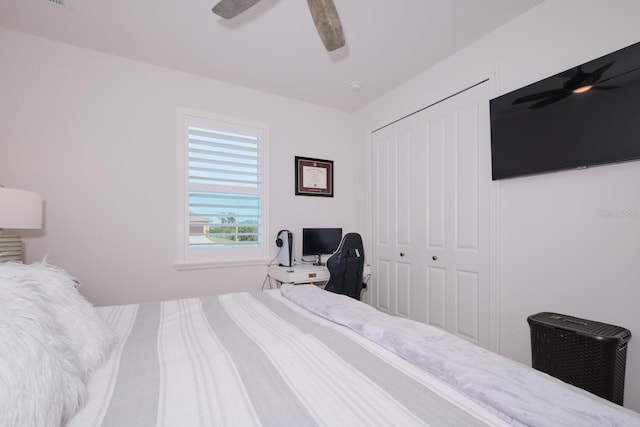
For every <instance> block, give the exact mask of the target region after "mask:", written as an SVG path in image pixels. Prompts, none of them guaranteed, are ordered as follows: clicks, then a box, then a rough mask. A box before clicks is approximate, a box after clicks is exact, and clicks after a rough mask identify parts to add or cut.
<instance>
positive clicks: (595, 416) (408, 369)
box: [0, 263, 640, 427]
mask: <svg viewBox="0 0 640 427" xmlns="http://www.w3.org/2000/svg"><path fill="white" fill-rule="evenodd" d="M12 268H14V269H16V270H18V272H19V273H18V274H14V275H13V276H11V275H9V274H6V273H3V267H0V295H2V297H0V313H2V312H5V313H9V314H4V315H3V314H0V345H3V347H2V348H7V347H4V345H6V344H7V343H8V340H9V339H11V338H13V339H19V338H17V337H19V336H21V335H19V334H18V333H13V334H9V338H6V337H5V338H3V336H2V334H5V332H2V331H3V330H4V329H7V328H8V325H9V324H11V323H13V327H14V328H15V327H19V328H24V327H27V326H28V325H31V326H28V327H32V326H33V325H32V323H34V322H35V323H37V322H40V321H41V320H42V319H40V320H38V319H36V320H37V321H36V320H34V319H33V317H34V316H29V315H25V313H26V312H27V311H28V310H25V309H24V307H23V306H25V304H24V301H23V303H21V311H20V310H18V311H16V310H13V309H11V304H12V301H14V300H15V299H16V298H18V299H20V298H22V300H27V301H28V300H29V298H32V301H33V303H32V304H31V305H29V304H26V306H27V309H29V310H31V309H35V310H38V309H40V308H43V307H44V308H46V309H47V310H48V315H49V317H48V318H47V316H45V317H44V320H47V319H48V321H49V322H50V324H51V325H54V326H52V327H49V328H48V329H47V328H46V327H44V328H40V329H37V328H36V329H37V330H36V332H34V333H32V334H31V335H32V336H35V337H36V338H38V339H39V340H40V341H42V343H41V344H42V346H43V347H51V346H52V345H53V346H55V345H57V344H60V342H62V343H66V344H67V345H66V346H60V345H58V347H56V349H55V351H53V352H51V354H49V350H48V348H45V349H43V350H38V351H40V352H41V354H40V355H39V356H38V357H35V358H34V357H31V359H33V360H30V361H28V362H29V363H35V364H38V363H40V364H41V363H42V361H43V360H45V361H46V366H44V368H43V367H42V366H37V367H35V368H34V367H31V368H30V369H29V368H26V367H22V366H21V367H20V369H18V371H19V372H20V375H17V374H15V373H14V372H15V371H16V367H15V366H10V365H11V364H13V365H15V364H16V363H17V364H21V363H23V362H24V360H25V359H29V357H26V356H25V355H26V354H27V352H24V353H23V354H21V353H20V352H19V351H16V352H15V354H12V352H11V353H7V352H3V355H2V360H0V361H1V362H2V364H0V378H1V379H3V381H4V380H5V379H8V382H9V383H12V384H13V385H14V387H15V388H16V389H17V391H15V392H13V393H11V392H7V391H6V390H0V393H4V394H0V425H20V426H28V425H38V426H41V425H61V424H62V425H68V426H71V427H77V426H118V427H123V426H136V427H138V426H261V425H263V426H321V425H324V426H523V425H526V426H554V427H555V426H635V425H637V426H640V414H638V413H635V412H632V411H630V410H628V409H625V408H623V407H620V406H618V405H615V404H613V403H611V402H608V401H606V400H604V399H601V398H599V397H597V396H594V395H591V394H589V393H587V392H585V391H583V390H580V389H577V388H575V387H573V386H570V385H567V384H565V383H563V382H561V381H559V380H557V379H555V378H552V377H550V376H548V375H546V374H543V373H541V372H538V371H535V370H533V369H531V368H529V367H526V366H524V365H522V364H519V363H516V362H514V361H511V360H508V359H506V358H504V357H501V356H499V355H497V354H494V353H491V352H489V351H487V350H485V349H482V348H480V347H477V346H475V345H473V344H471V343H468V342H466V341H464V340H462V339H460V338H457V337H455V336H452V335H450V334H448V333H446V332H444V331H442V330H439V329H437V328H434V327H431V326H429V325H425V324H421V323H417V322H413V321H410V320H407V319H403V318H399V317H392V316H389V315H386V314H384V313H381V312H378V311H376V310H375V309H373V308H372V307H370V306H368V305H366V304H364V303H361V302H359V301H356V300H354V299H352V298H348V297H346V296H343V295H337V294H333V293H330V292H327V291H324V290H322V289H320V288H318V287H315V286H313V285H297V286H294V285H283V286H282V287H281V288H280V289H273V290H268V291H256V292H239V293H232V294H226V295H220V296H210V297H202V298H188V299H180V300H173V301H162V302H150V303H143V304H132V305H121V306H110V307H98V308H95V309H94V308H93V307H91V306H90V304H88V303H87V302H86V300H84V299H83V298H82V297H81V296H80V294H79V293H78V292H77V290H76V289H75V288H74V287H73V286H72V285H71V284H70V282H69V280H72V278H69V277H68V275H66V273H64V272H63V271H62V270H60V269H58V268H56V267H53V266H50V265H48V264H46V263H41V264H38V265H31V266H23V267H19V266H18V267H15V266H14V267H12ZM34 270H35V271H36V272H37V273H38V274H35V275H34V273H33V271H34ZM21 275H23V276H27V277H28V279H25V278H24V277H22V276H21ZM50 275H53V276H55V278H56V279H55V280H51V278H50V277H49V276H50ZM7 277H9V278H7ZM16 277H18V278H20V280H16ZM11 281H14V282H15V281H17V282H18V283H20V287H19V288H18V287H15V286H14V287H12V285H11V283H10V282H11ZM44 282H47V283H46V284H45V283H44ZM51 282H53V283H54V285H52V284H51ZM25 283H27V284H28V285H29V286H26V287H27V288H29V292H31V293H32V294H33V293H35V294H37V295H40V297H38V298H34V297H33V296H31V297H29V296H28V295H27V296H24V295H21V294H20V292H23V288H25ZM50 288H54V289H55V291H51V290H48V291H47V290H45V289H50ZM16 289H18V290H16ZM27 293H28V292H27ZM43 294H44V296H42V295H43ZM29 295H31V294H29ZM40 303H42V304H40ZM38 304H40V305H41V307H40V308H39V307H38ZM76 305H77V306H78V307H81V309H80V308H78V309H76V308H74V309H73V310H70V308H69V307H76ZM12 310H13V311H12ZM57 311H61V312H62V315H61V314H60V313H58V312H57ZM70 312H71V314H69V313H70ZM20 315H23V317H24V318H21V319H20V320H19V321H18V322H17V325H18V326H16V322H15V321H14V322H11V321H10V318H14V319H15V318H16V316H18V317H19V316H20ZM61 316H62V319H60V317H61ZM65 316H66V317H65ZM79 316H80V317H79ZM3 322H4V323H3ZM25 325H27V326H25ZM78 329H83V330H84V331H83V332H82V333H78ZM74 334H75V336H74ZM5 335H6V334H5ZM49 335H54V336H56V337H57V338H56V339H53V340H51V339H48V338H47V337H48V336H49ZM3 340H4V342H3ZM54 344H55V345H54ZM29 345H31V344H29ZM31 350H33V349H31ZM30 353H31V354H37V352H36V353H34V352H33V351H30ZM43 355H46V356H47V357H44V356H43ZM15 359H22V360H20V361H18V362H16V361H15ZM65 359H67V360H66V362H68V361H72V362H73V363H70V364H69V363H66V364H62V365H60V362H61V361H65ZM59 365H60V366H59ZM7 366H8V368H7ZM74 366H75V368H74ZM45 368H46V369H45ZM56 369H60V370H62V371H63V372H62V374H60V375H58V376H54V377H55V378H53V380H54V383H55V384H56V386H55V387H51V386H49V385H47V384H44V382H45V381H44V380H43V379H42V378H40V376H41V375H40V374H41V373H42V372H43V371H45V370H47V371H48V370H54V371H55V370H56ZM3 370H4V371H3ZM5 371H6V372H5ZM7 372H9V374H7ZM33 373H36V374H33ZM75 376H77V378H76V377H75ZM23 377H27V378H26V379H23ZM31 377H33V378H31ZM55 381H58V382H57V383H56V382H55ZM30 382H35V388H34V390H29V387H30ZM22 383H24V384H22ZM3 389H4V387H3ZM43 389H44V391H43ZM49 389H50V390H52V391H53V393H52V394H53V395H54V397H53V398H52V399H49V400H47V396H45V395H46V394H47V393H45V391H46V390H49ZM67 395H68V396H67ZM33 396H36V397H37V398H33V399H32V397H33ZM5 399H6V400H5ZM31 400H33V401H31ZM43 408H44V409H43ZM52 408H53V409H55V411H53V413H54V415H53V416H50V415H46V414H45V415H42V414H40V413H39V412H42V413H50V412H51V411H52ZM35 412H38V414H36V415H34V413H35ZM7 414H9V415H7Z"/></svg>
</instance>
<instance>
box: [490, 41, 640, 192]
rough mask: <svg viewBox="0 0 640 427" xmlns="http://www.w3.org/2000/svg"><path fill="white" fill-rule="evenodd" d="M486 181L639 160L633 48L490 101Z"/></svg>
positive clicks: (638, 72)
mask: <svg viewBox="0 0 640 427" xmlns="http://www.w3.org/2000/svg"><path fill="white" fill-rule="evenodd" d="M490 111H491V160H492V161H491V162H492V175H493V179H494V180H496V179H503V178H511V177H516V176H522V175H531V174H539V173H545V172H552V171H558V170H565V169H576V168H585V167H588V166H593V165H602V164H605V163H617V162H623V161H628V160H636V159H640V43H637V44H634V45H632V46H629V47H626V48H624V49H621V50H618V51H616V52H613V53H611V54H609V55H606V56H603V57H601V58H598V59H594V60H593V61H590V62H587V63H585V64H582V65H579V66H577V67H574V68H572V69H569V70H567V71H564V72H562V73H558V74H556V75H554V76H552V77H549V78H547V79H544V80H541V81H539V82H537V83H533V84H531V85H529V86H526V87H523V88H521V89H518V90H516V91H514V92H511V93H508V94H506V95H502V96H500V97H498V98H494V99H492V100H491V101H490Z"/></svg>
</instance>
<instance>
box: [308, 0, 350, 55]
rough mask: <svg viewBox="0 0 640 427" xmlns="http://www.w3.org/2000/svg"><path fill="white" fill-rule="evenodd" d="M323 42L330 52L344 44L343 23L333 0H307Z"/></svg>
mask: <svg viewBox="0 0 640 427" xmlns="http://www.w3.org/2000/svg"><path fill="white" fill-rule="evenodd" d="M307 3H308V4H309V10H310V11H311V16H312V17H313V23H314V24H315V25H316V29H317V30H318V34H319V35H320V38H321V39H322V43H324V46H325V47H326V48H327V50H328V51H329V52H331V51H333V50H336V49H339V48H341V47H342V46H344V33H343V32H342V23H341V22H340V17H339V16H338V11H337V10H336V6H335V5H334V4H333V0H307Z"/></svg>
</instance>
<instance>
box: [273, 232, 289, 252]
mask: <svg viewBox="0 0 640 427" xmlns="http://www.w3.org/2000/svg"><path fill="white" fill-rule="evenodd" d="M283 231H286V232H288V233H290V231H289V230H280V231H278V234H276V237H277V239H276V246H277V247H279V248H281V247H282V245H283V244H284V242H283V241H282V239H281V238H280V233H282V232H283Z"/></svg>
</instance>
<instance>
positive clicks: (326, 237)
mask: <svg viewBox="0 0 640 427" xmlns="http://www.w3.org/2000/svg"><path fill="white" fill-rule="evenodd" d="M341 240H342V228H303V229H302V256H303V257H304V256H310V255H314V256H316V264H320V257H321V255H329V254H332V253H334V252H335V251H336V249H338V246H339V245H340V241H341Z"/></svg>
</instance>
